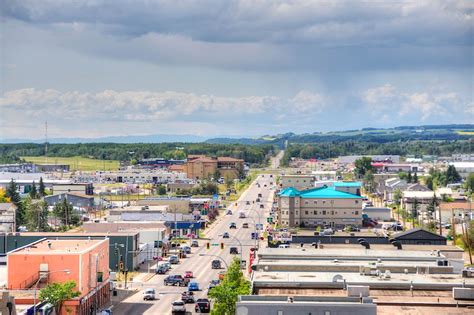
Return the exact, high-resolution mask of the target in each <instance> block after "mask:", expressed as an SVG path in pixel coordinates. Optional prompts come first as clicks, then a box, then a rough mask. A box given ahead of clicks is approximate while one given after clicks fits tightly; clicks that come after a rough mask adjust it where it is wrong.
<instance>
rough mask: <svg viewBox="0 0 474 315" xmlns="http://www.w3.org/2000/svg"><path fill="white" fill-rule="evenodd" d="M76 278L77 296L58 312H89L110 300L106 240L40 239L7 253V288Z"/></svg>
mask: <svg viewBox="0 0 474 315" xmlns="http://www.w3.org/2000/svg"><path fill="white" fill-rule="evenodd" d="M70 280H72V281H75V283H76V287H75V290H78V291H79V292H80V296H79V297H77V298H74V299H73V300H69V301H66V302H65V303H64V306H63V307H62V310H61V314H78V315H82V314H84V315H85V314H90V312H91V310H99V309H100V308H102V307H103V306H105V305H108V304H109V303H110V302H109V301H110V286H109V239H106V238H105V239H101V240H92V239H91V240H88V239H87V240H84V239H82V240H81V239H69V240H65V239H62V240H57V239H46V238H44V239H40V240H38V241H36V242H34V243H32V244H29V245H26V246H24V247H21V248H18V249H15V250H13V251H11V252H9V253H8V254H7V287H8V289H10V290H22V289H30V288H35V287H37V288H38V289H40V288H42V287H44V286H45V285H47V284H48V283H55V282H59V283H62V282H65V281H70Z"/></svg>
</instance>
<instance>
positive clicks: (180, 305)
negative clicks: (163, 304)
mask: <svg viewBox="0 0 474 315" xmlns="http://www.w3.org/2000/svg"><path fill="white" fill-rule="evenodd" d="M171 312H172V314H182V313H186V304H185V303H184V302H183V301H174V302H173V303H172V304H171Z"/></svg>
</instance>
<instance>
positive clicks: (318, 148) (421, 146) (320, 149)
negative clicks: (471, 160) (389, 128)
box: [281, 140, 474, 166]
mask: <svg viewBox="0 0 474 315" xmlns="http://www.w3.org/2000/svg"><path fill="white" fill-rule="evenodd" d="M473 152H474V146H473V145H472V144H471V143H470V142H469V141H462V140H458V141H408V142H400V141H394V142H387V143H377V142H365V141H341V142H336V141H333V142H324V143H323V142H321V143H311V144H302V143H295V144H290V145H288V147H287V149H286V150H285V154H284V156H283V158H282V160H281V163H282V165H284V166H287V165H288V164H289V162H290V160H291V158H302V159H310V158H316V159H328V158H336V157H338V156H343V155H382V154H383V155H402V156H406V155H415V156H422V155H438V156H451V154H453V153H473Z"/></svg>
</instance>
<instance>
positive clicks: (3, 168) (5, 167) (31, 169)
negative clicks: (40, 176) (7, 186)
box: [0, 163, 37, 173]
mask: <svg viewBox="0 0 474 315" xmlns="http://www.w3.org/2000/svg"><path fill="white" fill-rule="evenodd" d="M0 172H9V173H10V172H11V173H36V172H37V169H36V165H35V164H33V163H16V164H0Z"/></svg>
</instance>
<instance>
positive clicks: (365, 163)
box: [354, 156, 374, 179]
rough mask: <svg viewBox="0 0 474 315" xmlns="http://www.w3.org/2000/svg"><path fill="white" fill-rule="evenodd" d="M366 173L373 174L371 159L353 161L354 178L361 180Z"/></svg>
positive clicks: (363, 158)
mask: <svg viewBox="0 0 474 315" xmlns="http://www.w3.org/2000/svg"><path fill="white" fill-rule="evenodd" d="M368 171H372V172H374V167H373V166H372V158H370V157H366V156H364V157H362V158H360V159H357V160H356V161H355V169H354V175H355V176H356V178H359V179H361V178H363V177H364V176H365V174H366V173H367V172H368Z"/></svg>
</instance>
